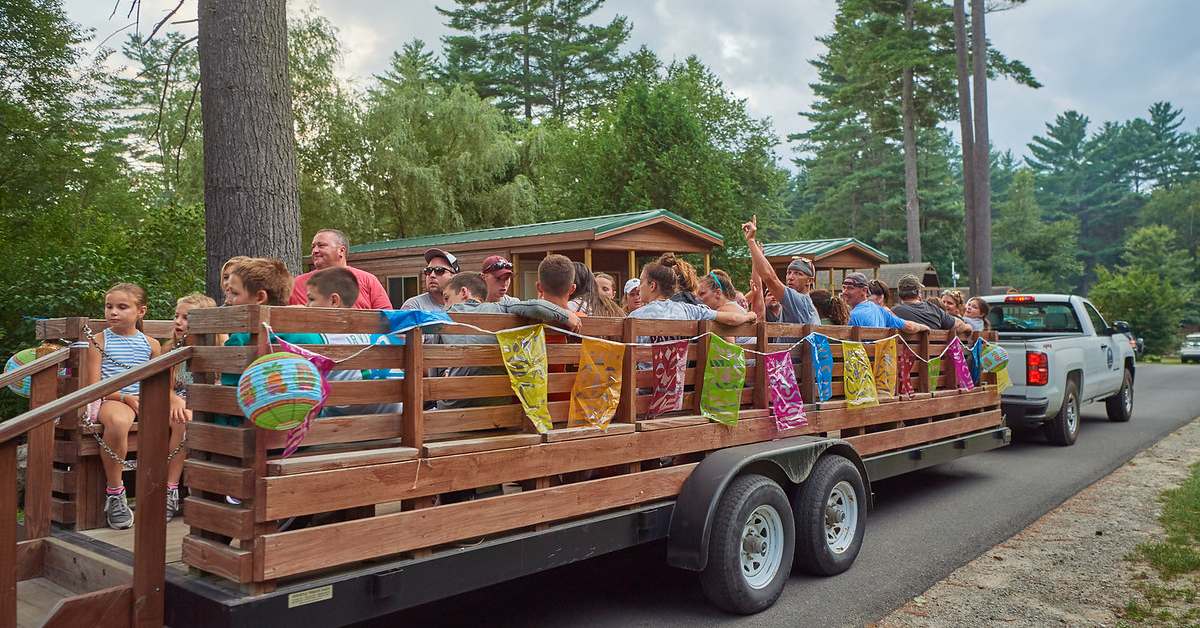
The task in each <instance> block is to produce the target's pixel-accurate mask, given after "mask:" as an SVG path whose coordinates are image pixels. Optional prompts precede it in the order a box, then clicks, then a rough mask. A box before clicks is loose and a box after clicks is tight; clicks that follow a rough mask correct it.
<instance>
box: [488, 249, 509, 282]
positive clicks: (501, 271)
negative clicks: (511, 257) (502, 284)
mask: <svg viewBox="0 0 1200 628" xmlns="http://www.w3.org/2000/svg"><path fill="white" fill-rule="evenodd" d="M512 268H513V265H512V262H510V261H508V260H506V259H504V258H503V257H501V256H499V255H490V256H488V258H487V259H485V260H483V268H482V269H481V270H480V272H483V273H492V274H494V275H496V276H497V277H499V278H501V279H503V278H505V277H510V276H512V274H513V269H512Z"/></svg>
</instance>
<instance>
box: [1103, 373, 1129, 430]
mask: <svg viewBox="0 0 1200 628" xmlns="http://www.w3.org/2000/svg"><path fill="white" fill-rule="evenodd" d="M1104 410H1105V411H1106V412H1107V413H1108V420H1109V421H1113V422H1114V423H1124V422H1126V421H1128V420H1129V419H1131V418H1133V373H1130V372H1129V369H1125V379H1124V380H1123V381H1122V382H1121V390H1118V391H1117V394H1115V395H1113V396H1112V397H1109V398H1108V399H1105V400H1104Z"/></svg>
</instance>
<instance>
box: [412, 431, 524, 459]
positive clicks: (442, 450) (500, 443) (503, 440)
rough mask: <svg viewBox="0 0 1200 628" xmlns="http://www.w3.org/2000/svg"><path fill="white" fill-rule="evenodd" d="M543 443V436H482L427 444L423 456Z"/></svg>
mask: <svg viewBox="0 0 1200 628" xmlns="http://www.w3.org/2000/svg"><path fill="white" fill-rule="evenodd" d="M541 442H542V435H541V434H503V435H499V436H481V437H479V438H464V439H461V440H448V441H442V442H437V443H426V444H425V447H424V449H423V450H422V452H421V455H423V456H425V457H426V458H437V457H440V456H454V455H458V454H467V453H473V452H479V451H491V450H494V449H509V448H512V447H522V446H525V445H536V444H538V443H541Z"/></svg>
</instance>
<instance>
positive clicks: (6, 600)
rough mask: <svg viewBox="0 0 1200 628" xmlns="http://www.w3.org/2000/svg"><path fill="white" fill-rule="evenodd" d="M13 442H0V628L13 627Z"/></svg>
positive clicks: (14, 486)
mask: <svg viewBox="0 0 1200 628" xmlns="http://www.w3.org/2000/svg"><path fill="white" fill-rule="evenodd" d="M16 563H17V441H15V440H12V441H8V442H3V441H0V625H8V626H15V625H16V624H17V570H15V569H12V568H11V565H15V564H16Z"/></svg>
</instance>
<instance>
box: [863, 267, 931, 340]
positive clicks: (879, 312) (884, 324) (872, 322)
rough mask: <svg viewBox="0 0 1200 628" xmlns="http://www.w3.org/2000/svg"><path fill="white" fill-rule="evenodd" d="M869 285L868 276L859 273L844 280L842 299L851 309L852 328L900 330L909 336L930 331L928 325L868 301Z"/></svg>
mask: <svg viewBox="0 0 1200 628" xmlns="http://www.w3.org/2000/svg"><path fill="white" fill-rule="evenodd" d="M868 283H869V280H868V279H867V276H866V275H864V274H862V273H859V272H854V273H847V274H846V278H845V279H844V280H842V299H844V300H845V301H846V304H847V305H849V306H850V307H851V310H850V320H849V321H848V324H849V325H850V326H851V327H875V328H886V329H900V330H903V331H904V332H905V333H908V334H915V333H919V332H923V331H929V326H928V325H923V324H921V323H914V322H913V321H906V320H904V319H903V318H900V317H899V316H896V315H895V314H893V313H891V312H890V311H889V310H887V309H886V308H884V307H883V306H881V305H879V304H878V303H875V302H874V301H871V300H870V299H868V298H867V295H869V294H870V291H869V290H868V288H867V284H868Z"/></svg>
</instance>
